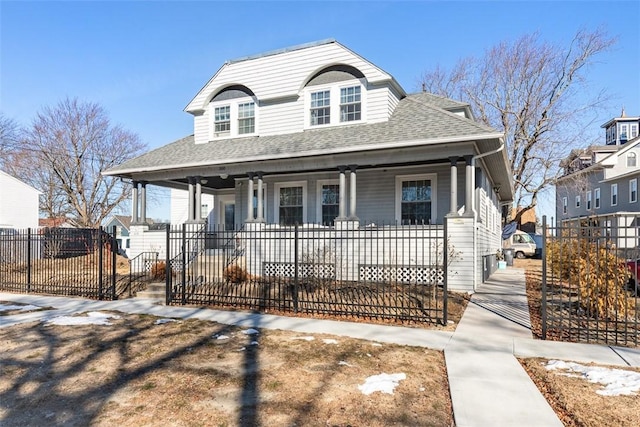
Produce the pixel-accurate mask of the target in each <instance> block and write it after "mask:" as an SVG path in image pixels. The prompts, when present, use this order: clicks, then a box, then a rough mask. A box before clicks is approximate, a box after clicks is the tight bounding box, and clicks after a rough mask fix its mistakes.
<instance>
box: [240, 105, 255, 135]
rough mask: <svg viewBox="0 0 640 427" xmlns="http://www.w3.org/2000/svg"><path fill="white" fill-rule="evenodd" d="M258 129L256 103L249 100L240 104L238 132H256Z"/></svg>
mask: <svg viewBox="0 0 640 427" xmlns="http://www.w3.org/2000/svg"><path fill="white" fill-rule="evenodd" d="M255 131H256V109H255V103H253V102H247V103H244V104H239V105H238V134H240V135H242V134H245V133H254V132H255Z"/></svg>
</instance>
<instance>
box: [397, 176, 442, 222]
mask: <svg viewBox="0 0 640 427" xmlns="http://www.w3.org/2000/svg"><path fill="white" fill-rule="evenodd" d="M419 179H428V180H431V224H437V216H436V215H437V213H438V209H437V201H438V174H435V173H424V174H415V175H396V222H397V223H398V224H400V223H401V222H402V181H415V180H419Z"/></svg>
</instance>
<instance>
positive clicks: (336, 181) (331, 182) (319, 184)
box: [315, 179, 347, 224]
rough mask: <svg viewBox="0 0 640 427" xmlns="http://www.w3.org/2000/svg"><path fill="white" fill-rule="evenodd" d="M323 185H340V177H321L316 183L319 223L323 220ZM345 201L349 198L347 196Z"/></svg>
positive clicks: (317, 218) (317, 217)
mask: <svg viewBox="0 0 640 427" xmlns="http://www.w3.org/2000/svg"><path fill="white" fill-rule="evenodd" d="M323 185H340V180H339V179H319V180H318V181H317V183H316V221H315V222H317V223H318V224H320V223H321V222H322V186H323ZM344 200H345V201H346V200H347V198H346V197H345V199H344Z"/></svg>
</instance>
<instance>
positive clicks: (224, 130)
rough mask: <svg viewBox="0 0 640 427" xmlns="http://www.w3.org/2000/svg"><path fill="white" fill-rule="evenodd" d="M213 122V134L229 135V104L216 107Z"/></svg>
mask: <svg viewBox="0 0 640 427" xmlns="http://www.w3.org/2000/svg"><path fill="white" fill-rule="evenodd" d="M213 122H214V133H215V136H222V135H229V133H230V132H231V107H230V106H229V105H225V106H223V107H216V108H215V110H214V118H213Z"/></svg>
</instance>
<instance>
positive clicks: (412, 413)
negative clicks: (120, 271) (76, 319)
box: [0, 313, 453, 426]
mask: <svg viewBox="0 0 640 427" xmlns="http://www.w3.org/2000/svg"><path fill="white" fill-rule="evenodd" d="M116 314H119V315H120V316H121V317H120V318H119V319H111V322H112V325H111V326H98V325H76V326H56V325H50V324H45V323H29V324H22V325H17V326H12V327H8V328H3V329H0V348H2V352H0V371H1V372H2V375H1V376H0V425H2V426H16V425H20V426H42V425H65V426H87V425H92V426H113V425H120V426H141V425H145V426H247V425H264V426H276V425H278V426H285V425H286V426H451V425H453V416H452V408H451V400H450V396H449V390H448V383H447V376H446V368H445V365H444V357H443V355H442V353H440V352H437V351H431V350H426V349H421V348H415V347H406V346H396V345H389V344H382V345H381V344H378V343H374V342H371V341H363V340H355V339H346V338H341V337H332V336H325V335H315V336H314V339H313V340H308V338H307V337H306V336H303V335H301V334H296V333H292V332H285V331H270V330H260V333H259V334H257V335H247V334H244V333H243V331H246V328H245V329H243V328H236V327H228V326H223V325H219V324H216V323H212V322H206V321H199V320H186V321H179V322H178V321H176V322H168V323H164V324H156V320H157V319H158V318H156V317H153V316H148V315H123V314H121V313H116ZM224 337H227V338H224ZM334 340H335V341H334ZM382 373H387V374H396V373H405V374H406V379H405V380H401V381H399V384H398V386H397V387H396V388H395V391H394V393H393V394H385V393H382V392H375V393H372V394H370V395H365V394H363V393H362V392H361V391H360V390H359V389H358V386H359V385H362V384H364V383H365V380H366V379H367V378H368V377H370V376H373V375H379V374H382Z"/></svg>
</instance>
